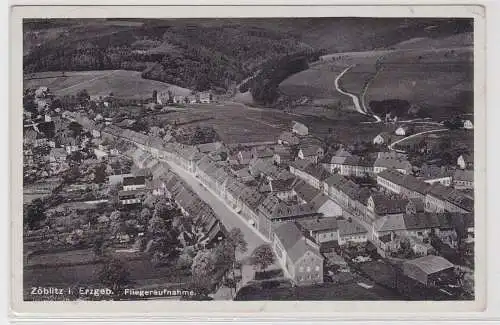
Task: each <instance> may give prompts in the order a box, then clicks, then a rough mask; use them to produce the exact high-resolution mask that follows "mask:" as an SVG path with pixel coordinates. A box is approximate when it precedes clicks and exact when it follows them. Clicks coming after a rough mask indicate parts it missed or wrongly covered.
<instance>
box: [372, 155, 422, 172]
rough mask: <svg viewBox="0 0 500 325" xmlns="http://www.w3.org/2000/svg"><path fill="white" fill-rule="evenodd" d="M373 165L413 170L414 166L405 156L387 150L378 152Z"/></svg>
mask: <svg viewBox="0 0 500 325" xmlns="http://www.w3.org/2000/svg"><path fill="white" fill-rule="evenodd" d="M373 166H374V167H385V168H394V169H404V170H411V168H412V166H411V164H410V163H409V162H408V160H407V159H406V157H405V156H402V155H398V154H394V153H386V152H379V153H378V155H377V159H375V162H374V164H373Z"/></svg>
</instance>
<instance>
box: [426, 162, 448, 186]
mask: <svg viewBox="0 0 500 325" xmlns="http://www.w3.org/2000/svg"><path fill="white" fill-rule="evenodd" d="M419 178H421V179H422V180H423V181H424V182H425V183H427V184H431V185H432V184H435V183H440V184H441V185H444V186H450V185H452V172H451V171H449V170H448V168H446V167H445V166H441V167H438V166H434V165H427V164H423V165H422V167H421V168H420V171H419Z"/></svg>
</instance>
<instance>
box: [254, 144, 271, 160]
mask: <svg viewBox="0 0 500 325" xmlns="http://www.w3.org/2000/svg"><path fill="white" fill-rule="evenodd" d="M251 152H252V159H267V160H270V159H272V158H273V156H274V153H273V151H272V150H271V149H269V148H267V147H264V148H258V147H253V148H252V151H251Z"/></svg>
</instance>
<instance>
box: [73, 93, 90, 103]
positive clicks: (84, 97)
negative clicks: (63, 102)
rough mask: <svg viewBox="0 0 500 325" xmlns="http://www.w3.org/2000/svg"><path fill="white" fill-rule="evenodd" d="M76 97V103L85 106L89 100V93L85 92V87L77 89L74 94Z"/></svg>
mask: <svg viewBox="0 0 500 325" xmlns="http://www.w3.org/2000/svg"><path fill="white" fill-rule="evenodd" d="M76 99H77V100H78V103H79V104H80V105H82V106H85V105H86V104H88V102H89V100H90V95H89V93H88V92H87V89H83V90H81V91H79V92H78V93H77V94H76Z"/></svg>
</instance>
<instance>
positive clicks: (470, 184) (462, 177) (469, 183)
mask: <svg viewBox="0 0 500 325" xmlns="http://www.w3.org/2000/svg"><path fill="white" fill-rule="evenodd" d="M453 187H454V188H456V189H458V190H463V189H473V188H474V171H473V170H466V169H457V170H455V173H454V174H453Z"/></svg>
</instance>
